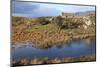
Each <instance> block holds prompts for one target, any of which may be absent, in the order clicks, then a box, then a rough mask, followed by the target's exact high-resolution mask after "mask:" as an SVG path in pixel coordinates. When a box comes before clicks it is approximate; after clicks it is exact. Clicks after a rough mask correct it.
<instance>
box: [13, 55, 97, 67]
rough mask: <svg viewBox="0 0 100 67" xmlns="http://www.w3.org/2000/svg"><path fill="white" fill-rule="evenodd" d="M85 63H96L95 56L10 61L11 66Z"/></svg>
mask: <svg viewBox="0 0 100 67" xmlns="http://www.w3.org/2000/svg"><path fill="white" fill-rule="evenodd" d="M87 61H96V56H95V55H91V56H80V57H76V58H74V57H65V58H62V59H59V58H54V59H49V58H48V57H45V58H42V59H37V58H34V59H30V60H29V59H26V58H23V59H21V60H12V65H13V66H16V65H31V64H55V63H69V62H87Z"/></svg>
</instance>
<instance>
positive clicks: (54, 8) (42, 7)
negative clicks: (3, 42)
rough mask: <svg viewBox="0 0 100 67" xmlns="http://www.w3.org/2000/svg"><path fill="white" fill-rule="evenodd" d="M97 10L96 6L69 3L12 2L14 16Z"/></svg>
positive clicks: (37, 15) (36, 15) (54, 14)
mask: <svg viewBox="0 0 100 67" xmlns="http://www.w3.org/2000/svg"><path fill="white" fill-rule="evenodd" d="M91 10H92V11H93V10H95V7H94V6H83V5H71V4H70V5H69V4H66V5H64V4H47V3H34V2H19V1H13V2H12V15H14V16H17V15H18V16H27V17H28V16H30V17H40V16H56V15H59V14H61V12H84V11H91Z"/></svg>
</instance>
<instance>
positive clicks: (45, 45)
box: [12, 34, 96, 48]
mask: <svg viewBox="0 0 100 67" xmlns="http://www.w3.org/2000/svg"><path fill="white" fill-rule="evenodd" d="M58 36H59V35H58ZM47 37H48V36H47ZM55 37H56V35H55ZM91 37H94V38H96V35H95V34H85V35H77V36H68V35H67V36H66V35H62V36H59V37H58V40H55V39H57V38H51V39H49V37H48V38H44V40H43V39H41V41H39V40H40V39H37V41H36V40H35V41H36V43H35V42H33V39H32V38H31V40H30V41H29V40H28V39H27V40H26V41H22V40H19V41H17V42H13V44H12V46H13V47H15V46H16V45H17V43H23V44H24V43H32V46H33V47H43V48H48V47H52V46H55V45H56V44H65V43H68V42H70V41H72V40H77V39H86V38H91Z"/></svg>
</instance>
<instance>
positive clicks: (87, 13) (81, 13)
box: [75, 11, 95, 16]
mask: <svg viewBox="0 0 100 67" xmlns="http://www.w3.org/2000/svg"><path fill="white" fill-rule="evenodd" d="M89 14H95V11H86V12H77V13H75V15H76V16H84V15H89Z"/></svg>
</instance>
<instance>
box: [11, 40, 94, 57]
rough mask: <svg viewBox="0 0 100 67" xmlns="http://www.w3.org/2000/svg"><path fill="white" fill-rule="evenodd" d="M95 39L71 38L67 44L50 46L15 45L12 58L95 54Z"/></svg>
mask: <svg viewBox="0 0 100 67" xmlns="http://www.w3.org/2000/svg"><path fill="white" fill-rule="evenodd" d="M95 47H96V44H95V39H94V38H92V39H83V40H73V41H71V42H69V43H67V44H58V45H56V46H53V47H51V46H50V48H45V49H44V48H39V47H38V48H35V47H34V46H32V44H27V45H25V46H23V44H19V45H17V46H16V47H15V48H13V49H12V56H13V59H21V58H25V57H26V58H30V59H32V58H35V57H37V58H44V57H48V58H56V57H59V58H63V57H80V56H82V55H93V54H95V53H96V52H95V50H96V49H95Z"/></svg>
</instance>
